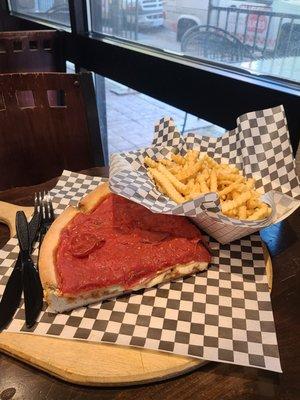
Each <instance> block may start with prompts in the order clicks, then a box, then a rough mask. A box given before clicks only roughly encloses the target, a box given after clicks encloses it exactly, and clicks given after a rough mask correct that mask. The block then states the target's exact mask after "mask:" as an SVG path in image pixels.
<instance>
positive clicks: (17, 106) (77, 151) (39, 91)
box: [0, 73, 104, 190]
mask: <svg viewBox="0 0 300 400" xmlns="http://www.w3.org/2000/svg"><path fill="white" fill-rule="evenodd" d="M54 95H55V96H54ZM24 96H25V100H26V101H25V104H23V103H22V101H23V100H24ZM54 97H56V98H57V99H58V101H57V102H55V101H54ZM28 98H30V99H31V104H30V105H29V104H28ZM103 165H104V162H103V149H102V142H101V136H100V130H99V121H98V113H97V106H96V99H95V92H94V86H93V80H92V75H91V74H90V73H81V74H64V73H31V74H3V75H0V171H1V174H0V190H4V189H7V188H11V187H15V186H26V185H33V184H37V183H40V182H43V181H46V180H48V179H50V178H53V177H55V176H58V175H59V174H60V173H61V172H62V171H63V169H69V170H72V171H79V170H82V169H85V168H90V167H93V166H103Z"/></svg>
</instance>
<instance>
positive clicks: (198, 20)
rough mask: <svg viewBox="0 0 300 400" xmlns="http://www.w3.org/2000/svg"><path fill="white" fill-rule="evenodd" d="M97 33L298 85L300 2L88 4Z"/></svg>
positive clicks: (99, 0) (131, 0)
mask: <svg viewBox="0 0 300 400" xmlns="http://www.w3.org/2000/svg"><path fill="white" fill-rule="evenodd" d="M90 6H91V28H92V31H93V32H94V33H102V34H106V35H112V36H115V37H119V38H123V39H127V40H131V41H136V42H139V43H142V44H146V45H150V46H154V47H157V48H160V49H163V50H165V51H171V52H176V53H177V54H181V55H183V56H184V55H186V56H190V57H193V58H196V59H204V60H209V61H213V62H217V63H221V64H226V65H230V66H233V67H235V68H242V69H246V70H249V71H251V72H253V73H254V74H262V75H270V76H275V77H281V78H285V79H289V80H292V81H300V0H90Z"/></svg>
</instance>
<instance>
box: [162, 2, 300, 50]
mask: <svg viewBox="0 0 300 400" xmlns="http://www.w3.org/2000/svg"><path fill="white" fill-rule="evenodd" d="M165 10H166V26H167V27H169V28H171V29H173V30H175V31H176V35H177V40H178V41H181V39H182V36H183V35H184V33H185V32H186V31H187V30H188V29H190V28H191V27H193V26H197V25H211V26H215V27H218V28H221V29H224V30H226V31H227V32H228V33H230V34H232V35H234V36H235V37H237V38H238V39H240V40H241V41H242V42H243V43H244V44H245V45H248V46H254V47H255V48H256V49H263V48H264V50H268V51H272V50H274V49H275V48H276V49H277V48H278V46H279V48H280V47H282V48H284V47H286V44H287V42H290V43H291V44H292V45H293V46H294V47H295V43H296V46H298V47H299V50H300V0H167V1H166V3H165ZM260 11H262V13H261V14H260V13H259V12H260ZM290 43H289V45H290ZM298 47H297V48H298Z"/></svg>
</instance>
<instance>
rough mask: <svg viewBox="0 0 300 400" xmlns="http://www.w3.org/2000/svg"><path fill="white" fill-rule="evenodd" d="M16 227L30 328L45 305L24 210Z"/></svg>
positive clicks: (19, 213)
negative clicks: (32, 256) (31, 253)
mask: <svg viewBox="0 0 300 400" xmlns="http://www.w3.org/2000/svg"><path fill="white" fill-rule="evenodd" d="M16 228H17V236H18V240H19V245H20V249H21V251H20V253H21V263H22V268H23V288H24V301H25V320H26V326H27V327H28V328H30V327H32V326H33V325H34V324H35V322H36V319H37V317H38V315H39V313H40V312H41V310H42V307H43V288H42V284H41V280H40V276H39V273H38V271H37V269H36V267H35V265H34V263H33V261H32V259H31V256H30V252H31V244H30V235H29V229H28V223H27V219H26V216H25V214H24V212H23V211H18V212H17V216H16Z"/></svg>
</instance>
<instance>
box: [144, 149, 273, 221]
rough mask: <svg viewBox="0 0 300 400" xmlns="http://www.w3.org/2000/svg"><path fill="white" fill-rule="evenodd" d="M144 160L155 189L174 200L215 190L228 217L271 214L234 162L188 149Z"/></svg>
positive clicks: (246, 217)
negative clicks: (220, 160) (201, 155)
mask: <svg viewBox="0 0 300 400" xmlns="http://www.w3.org/2000/svg"><path fill="white" fill-rule="evenodd" d="M144 163H145V165H146V166H147V167H148V174H149V176H150V178H151V179H152V180H153V181H154V183H155V184H156V187H157V188H158V190H159V191H160V192H161V193H163V194H165V195H167V196H169V197H170V199H172V200H173V201H175V202H176V203H177V204H180V203H184V202H186V201H189V200H191V199H194V198H196V197H199V196H201V195H203V194H205V193H209V192H215V193H217V194H218V195H219V198H220V201H221V210H222V213H223V214H224V215H227V216H228V217H231V218H238V219H240V220H248V221H255V220H259V219H263V218H266V217H268V216H269V215H270V214H271V211H272V210H271V208H270V207H269V206H268V205H267V204H265V203H263V202H262V201H261V200H260V194H259V193H258V192H257V191H256V190H255V181H254V179H253V178H251V179H247V178H245V177H244V176H242V175H241V173H240V171H239V170H238V169H237V168H236V167H235V166H231V165H229V164H222V163H220V164H219V163H217V162H216V161H215V160H214V159H213V158H211V157H209V156H208V155H207V154H206V155H205V156H203V157H199V153H198V152H197V151H195V150H189V151H188V152H187V154H186V155H185V156H181V155H179V154H172V156H171V160H168V159H162V160H158V161H155V160H153V159H151V158H150V157H145V159H144Z"/></svg>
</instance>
